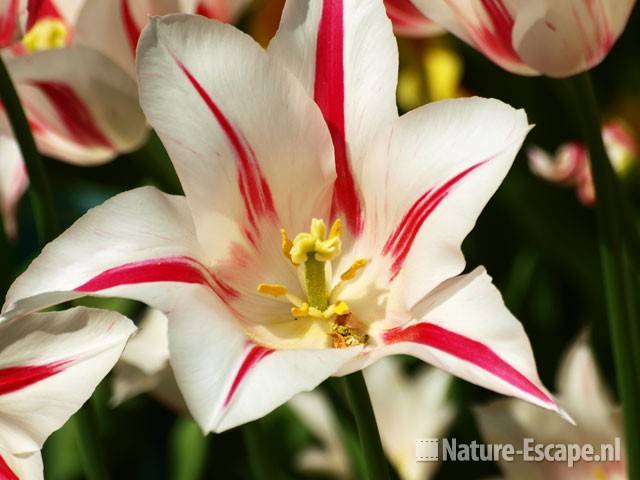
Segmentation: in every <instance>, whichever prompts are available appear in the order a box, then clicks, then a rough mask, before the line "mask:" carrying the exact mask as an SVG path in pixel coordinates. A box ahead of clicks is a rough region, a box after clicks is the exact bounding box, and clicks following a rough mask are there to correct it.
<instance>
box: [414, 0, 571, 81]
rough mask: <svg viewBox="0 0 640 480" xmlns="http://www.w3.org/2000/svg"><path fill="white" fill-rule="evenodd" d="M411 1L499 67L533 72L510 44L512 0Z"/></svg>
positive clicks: (515, 14)
mask: <svg viewBox="0 0 640 480" xmlns="http://www.w3.org/2000/svg"><path fill="white" fill-rule="evenodd" d="M412 1H413V3H414V4H415V5H416V6H417V7H418V9H419V10H420V11H421V12H422V13H423V14H424V15H425V16H426V17H428V18H430V19H431V20H433V21H434V22H435V23H437V24H439V25H441V26H443V27H444V28H446V29H447V30H448V31H450V32H451V33H453V34H454V35H456V36H457V37H459V38H460V39H462V40H464V41H465V42H467V43H468V44H469V45H471V46H472V47H475V48H476V49H478V50H479V51H480V52H482V53H483V54H484V55H486V56H487V58H489V59H490V60H492V61H493V62H495V63H497V64H498V65H500V66H501V67H502V68H504V69H506V70H508V71H510V72H512V73H517V74H521V75H535V74H536V73H537V72H536V71H535V70H534V69H532V68H531V67H529V66H528V65H527V64H526V62H524V61H523V59H522V58H521V56H520V54H519V52H517V51H516V49H515V47H514V43H513V38H514V30H515V29H516V24H517V23H518V21H519V16H518V15H519V11H518V10H517V9H516V7H515V6H514V3H516V2H515V0H479V1H474V2H467V1H464V0H412ZM530 3H546V2H530ZM565 3H572V1H569V2H565Z"/></svg>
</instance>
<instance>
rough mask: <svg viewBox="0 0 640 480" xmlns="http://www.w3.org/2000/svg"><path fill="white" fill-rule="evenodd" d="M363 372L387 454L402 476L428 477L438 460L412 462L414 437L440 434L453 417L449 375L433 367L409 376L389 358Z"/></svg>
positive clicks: (400, 365) (414, 450) (407, 478)
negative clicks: (450, 402) (449, 397)
mask: <svg viewBox="0 0 640 480" xmlns="http://www.w3.org/2000/svg"><path fill="white" fill-rule="evenodd" d="M364 376H365V379H366V381H367V388H368V390H369V395H370V396H371V403H372V405H373V409H374V412H375V414H376V420H377V423H378V428H379V430H380V439H381V440H382V445H383V447H384V450H385V453H386V454H387V457H388V458H389V460H390V461H391V463H392V464H393V465H394V467H395V468H396V470H397V471H398V472H399V474H400V477H401V478H403V479H406V480H409V479H416V480H417V479H424V478H430V477H431V476H432V474H433V472H434V471H435V468H436V467H437V466H438V464H437V462H416V458H415V455H416V439H417V438H438V437H440V436H442V434H443V433H445V431H446V429H447V427H448V426H449V425H450V423H451V421H452V420H453V418H454V407H453V405H451V404H448V402H447V393H448V390H449V387H450V386H451V381H452V380H453V377H451V376H450V375H448V374H446V373H445V372H443V371H441V370H438V369H435V368H423V369H422V371H420V372H419V373H418V374H417V375H415V376H412V377H410V376H409V375H408V374H406V373H405V372H403V371H402V364H401V362H400V361H399V360H397V359H393V358H385V359H382V360H380V361H378V362H376V363H375V364H373V365H372V366H370V367H368V368H367V369H365V371H364Z"/></svg>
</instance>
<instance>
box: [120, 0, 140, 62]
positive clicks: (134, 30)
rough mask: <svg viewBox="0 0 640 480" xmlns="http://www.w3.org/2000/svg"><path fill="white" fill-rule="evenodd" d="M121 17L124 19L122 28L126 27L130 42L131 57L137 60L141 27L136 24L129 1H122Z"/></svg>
mask: <svg viewBox="0 0 640 480" xmlns="http://www.w3.org/2000/svg"><path fill="white" fill-rule="evenodd" d="M120 16H121V17H122V26H123V27H124V33H125V35H126V36H127V41H128V42H129V48H130V49H131V56H132V57H133V58H135V57H136V48H137V46H138V39H139V38H140V27H139V26H138V24H137V23H136V20H135V18H133V13H132V12H131V6H130V5H129V0H120Z"/></svg>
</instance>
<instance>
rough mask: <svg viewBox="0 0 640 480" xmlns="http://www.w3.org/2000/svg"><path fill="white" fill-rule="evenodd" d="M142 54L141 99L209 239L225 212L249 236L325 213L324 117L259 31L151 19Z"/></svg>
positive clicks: (178, 18)
mask: <svg viewBox="0 0 640 480" xmlns="http://www.w3.org/2000/svg"><path fill="white" fill-rule="evenodd" d="M138 55H139V56H138V81H139V83H140V98H141V102H142V106H143V109H144V111H145V113H146V114H147V118H148V119H149V121H150V122H151V124H152V125H153V127H154V128H155V129H156V131H157V132H158V134H159V135H160V138H161V139H162V141H163V143H164V145H165V147H166V148H167V150H168V152H169V155H170V156H171V159H172V161H173V163H174V166H175V167H176V171H177V173H178V176H179V177H180V180H181V182H182V186H183V188H184V191H185V193H186V196H187V201H188V202H189V205H190V207H191V210H192V212H193V214H194V219H195V223H196V227H197V229H198V236H199V238H200V240H201V242H202V244H203V245H206V246H207V247H209V245H211V244H213V243H214V242H216V239H217V238H218V237H219V236H220V230H221V227H220V226H221V222H225V221H226V223H227V224H229V227H228V228H229V229H235V230H236V231H237V229H238V227H239V228H241V231H237V232H238V233H237V236H238V237H240V238H242V237H244V238H245V240H244V243H245V244H249V243H255V240H256V238H257V237H258V236H259V235H261V234H262V233H263V232H264V231H265V229H266V230H270V231H272V232H273V231H275V232H276V235H279V234H278V233H277V228H279V227H285V228H286V229H287V230H289V231H293V232H298V231H303V230H304V229H305V228H306V227H307V226H308V222H309V219H310V218H312V217H314V216H318V217H321V218H322V217H325V216H326V212H327V211H328V207H329V195H330V188H331V184H332V182H333V179H334V176H335V172H334V170H333V164H332V161H331V141H330V138H329V134H328V132H327V129H326V126H325V124H324V122H323V121H322V117H321V115H320V112H319V110H318V108H317V106H316V105H315V104H314V103H313V101H312V100H311V99H310V98H308V97H307V95H306V93H305V92H304V91H303V89H302V88H301V87H300V85H299V84H298V83H297V82H296V80H295V79H294V78H293V77H292V76H291V75H290V74H289V73H288V72H287V71H286V70H285V69H283V68H282V67H281V66H280V65H279V64H278V63H277V62H275V61H274V60H273V59H271V58H269V57H268V56H267V55H266V53H265V52H264V50H262V49H261V47H260V46H259V45H258V44H257V43H256V42H255V41H253V40H252V39H251V38H250V37H248V36H247V35H245V34H243V33H242V32H240V31H239V30H237V29H235V28H233V27H231V26H229V25H226V24H222V23H219V22H215V21H211V20H206V19H204V18H202V17H199V16H192V15H172V16H167V17H163V18H161V19H158V18H154V19H153V21H152V24H151V25H150V27H148V28H147V29H146V30H145V32H144V33H143V35H142V39H141V40H140V46H139V49H138ZM185 111H188V112H189V115H185V114H184V112H185ZM230 220H231V221H232V222H230ZM220 253H221V254H225V253H226V252H220ZM254 287H255V285H254Z"/></svg>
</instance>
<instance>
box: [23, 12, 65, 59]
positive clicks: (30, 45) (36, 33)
mask: <svg viewBox="0 0 640 480" xmlns="http://www.w3.org/2000/svg"><path fill="white" fill-rule="evenodd" d="M67 34H68V32H67V27H66V26H65V24H64V23H63V22H61V21H60V20H57V19H53V18H43V19H42V20H38V21H37V22H36V23H35V25H34V26H33V27H31V29H30V30H29V31H28V32H27V33H26V34H25V36H24V37H23V38H22V44H23V45H24V48H25V49H26V50H27V51H28V52H31V53H33V52H39V51H41V50H49V49H53V48H62V47H64V46H65V45H66V43H67Z"/></svg>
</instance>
